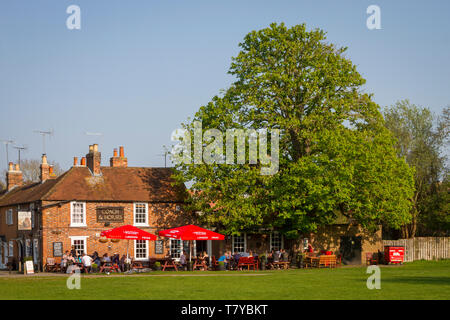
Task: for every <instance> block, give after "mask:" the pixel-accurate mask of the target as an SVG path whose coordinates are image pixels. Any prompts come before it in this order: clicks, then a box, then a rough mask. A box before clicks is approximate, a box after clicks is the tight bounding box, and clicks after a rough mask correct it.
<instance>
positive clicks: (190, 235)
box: [159, 224, 225, 240]
mask: <svg viewBox="0 0 450 320" xmlns="http://www.w3.org/2000/svg"><path fill="white" fill-rule="evenodd" d="M159 235H160V236H163V237H167V238H172V239H179V240H224V239H225V236H224V235H222V234H220V233H216V232H213V231H210V230H208V229H203V228H200V227H197V226H194V225H192V224H190V225H187V226H184V227H178V228H173V229H167V230H163V231H160V232H159Z"/></svg>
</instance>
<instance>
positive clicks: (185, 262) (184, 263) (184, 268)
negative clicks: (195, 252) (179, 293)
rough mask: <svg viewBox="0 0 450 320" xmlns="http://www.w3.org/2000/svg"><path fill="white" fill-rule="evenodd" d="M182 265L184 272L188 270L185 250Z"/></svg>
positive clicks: (181, 258)
mask: <svg viewBox="0 0 450 320" xmlns="http://www.w3.org/2000/svg"><path fill="white" fill-rule="evenodd" d="M180 264H181V266H182V267H183V270H186V265H187V261H186V251H184V250H183V253H182V254H181V256H180Z"/></svg>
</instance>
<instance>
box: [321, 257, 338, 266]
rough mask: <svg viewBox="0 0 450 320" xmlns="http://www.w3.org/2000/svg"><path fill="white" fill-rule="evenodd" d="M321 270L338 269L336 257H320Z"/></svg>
mask: <svg viewBox="0 0 450 320" xmlns="http://www.w3.org/2000/svg"><path fill="white" fill-rule="evenodd" d="M319 268H336V256H335V255H331V256H330V255H322V256H320V257H319Z"/></svg>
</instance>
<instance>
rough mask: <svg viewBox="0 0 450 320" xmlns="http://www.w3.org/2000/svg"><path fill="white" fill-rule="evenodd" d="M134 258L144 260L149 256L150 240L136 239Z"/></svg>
mask: <svg viewBox="0 0 450 320" xmlns="http://www.w3.org/2000/svg"><path fill="white" fill-rule="evenodd" d="M134 258H135V259H136V260H144V259H147V258H148V241H147V240H135V242H134Z"/></svg>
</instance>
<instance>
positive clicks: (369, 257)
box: [366, 252, 378, 265]
mask: <svg viewBox="0 0 450 320" xmlns="http://www.w3.org/2000/svg"><path fill="white" fill-rule="evenodd" d="M372 264H378V254H377V253H372V252H366V265H372Z"/></svg>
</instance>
